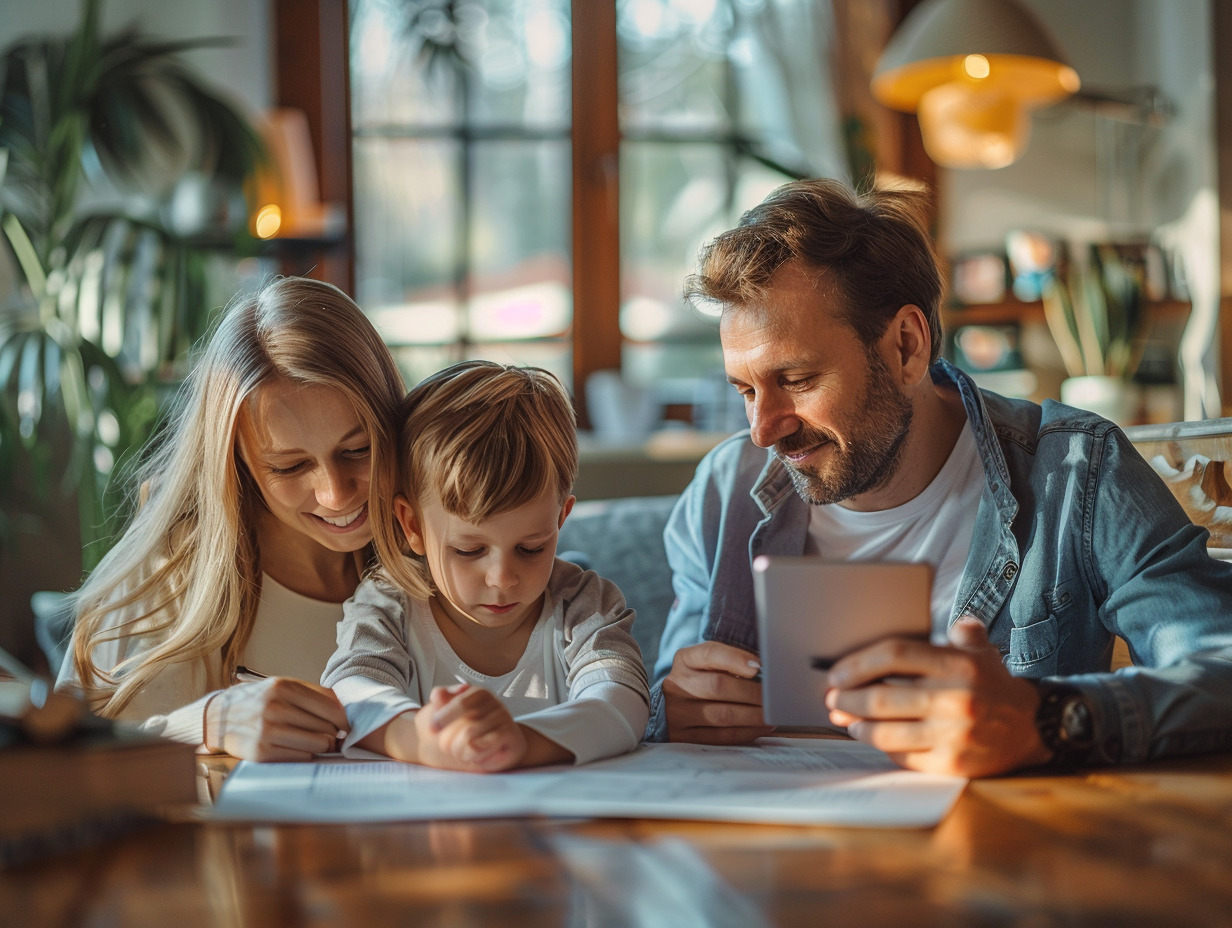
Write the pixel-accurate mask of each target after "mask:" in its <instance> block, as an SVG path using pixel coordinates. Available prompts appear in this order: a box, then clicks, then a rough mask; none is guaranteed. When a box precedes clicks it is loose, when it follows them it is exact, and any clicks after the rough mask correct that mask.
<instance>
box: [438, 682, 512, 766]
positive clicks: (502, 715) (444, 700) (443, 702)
mask: <svg viewBox="0 0 1232 928" xmlns="http://www.w3.org/2000/svg"><path fill="white" fill-rule="evenodd" d="M415 730H416V734H417V735H418V740H419V752H420V763H423V764H428V765H430V766H432V767H443V768H446V769H449V770H466V771H470V772H473V773H495V772H496V771H499V770H509V769H512V768H513V767H516V766H518V765H519V764H520V763H521V762H522V758H523V757H524V756H525V754H526V747H527V744H526V734H525V732H524V731H523V729H522V726H521V725H519V724H518V723H517V722H515V721H514V720H513V716H512V715H511V714H510V713H509V710H508V709H507V708H506V707H505V704H504V703H502V702H501V701H500V700H499V699H498V698H497V697H496V696H494V695H493V694H492V693H490V692H488V691H487V690H485V689H483V688H482V687H477V686H471V685H470V684H469V683H459V684H457V685H456V686H450V687H444V686H437V687H434V688H433V689H432V693H431V694H430V695H429V697H428V704H427V705H426V706H424V707H423V708H422V709H420V710H419V711H418V712H416V713H415Z"/></svg>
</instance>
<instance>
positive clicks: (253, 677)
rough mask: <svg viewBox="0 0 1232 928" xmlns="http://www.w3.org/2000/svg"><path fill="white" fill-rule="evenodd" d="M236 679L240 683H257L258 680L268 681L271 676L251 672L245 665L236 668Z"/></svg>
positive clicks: (257, 671) (255, 671)
mask: <svg viewBox="0 0 1232 928" xmlns="http://www.w3.org/2000/svg"><path fill="white" fill-rule="evenodd" d="M235 679H236V681H237V682H239V683H256V682H257V681H258V680H267V679H269V676H268V675H267V674H263V673H261V671H259V670H250V669H249V668H247V667H245V666H244V665H243V664H240V665H239V666H237V667H236V668H235Z"/></svg>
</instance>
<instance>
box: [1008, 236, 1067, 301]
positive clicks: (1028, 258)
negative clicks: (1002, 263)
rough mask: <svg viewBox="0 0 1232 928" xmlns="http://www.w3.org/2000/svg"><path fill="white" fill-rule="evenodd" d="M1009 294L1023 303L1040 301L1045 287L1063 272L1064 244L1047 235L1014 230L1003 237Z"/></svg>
mask: <svg viewBox="0 0 1232 928" xmlns="http://www.w3.org/2000/svg"><path fill="white" fill-rule="evenodd" d="M1005 253H1006V257H1007V258H1008V261H1009V274H1010V290H1011V291H1012V292H1013V294H1014V296H1015V297H1016V298H1017V299H1019V300H1021V301H1022V302H1024V303H1033V302H1035V301H1036V300H1039V299H1041V298H1042V297H1043V294H1044V284H1045V282H1046V281H1047V280H1048V279H1049V278H1050V277H1053V276H1055V275H1056V274H1058V273H1059V272H1061V271H1062V270H1063V269H1064V265H1065V260H1066V246H1065V243H1064V242H1063V241H1062V240H1061V239H1059V238H1057V237H1056V236H1055V235H1052V234H1051V233H1048V232H1040V231H1036V230H1032V229H1014V230H1011V231H1010V232H1007V233H1006V234H1005Z"/></svg>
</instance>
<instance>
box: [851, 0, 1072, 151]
mask: <svg viewBox="0 0 1232 928" xmlns="http://www.w3.org/2000/svg"><path fill="white" fill-rule="evenodd" d="M1080 86H1081V81H1080V80H1079V78H1078V74H1077V72H1076V71H1074V69H1073V68H1071V67H1070V66H1069V65H1068V64H1066V63H1065V61H1064V60H1063V59H1062V57H1061V54H1060V52H1059V51H1058V50H1057V48H1056V46H1055V44H1054V43H1053V41H1052V39H1051V38H1050V37H1049V35H1048V33H1047V32H1046V31H1045V30H1044V28H1043V26H1042V25H1041V24H1040V23H1039V22H1038V21H1037V20H1036V19H1035V18H1034V17H1033V16H1032V15H1031V14H1030V13H1029V12H1028V11H1027V10H1025V9H1023V8H1022V7H1021V6H1019V5H1018V4H1017V3H1016V2H1014V0H924V2H923V3H921V4H920V5H919V6H917V7H915V9H913V10H912V11H911V13H910V14H909V15H908V16H907V18H906V19H905V20H904V21H903V24H902V25H901V26H900V27H899V29H898V31H897V32H895V34H894V35H893V37H892V38H891V39H890V42H889V44H888V45H887V46H886V49H885V51H884V52H883V53H882V55H881V59H880V60H879V61H878V63H877V67H876V70H875V71H874V73H873V82H872V90H873V95H874V96H875V97H876V98H877V99H878V100H880V101H881V102H882V103H884V104H885V105H886V106H890V107H893V108H894V109H899V110H903V111H906V112H916V113H918V114H919V117H920V131H921V132H922V133H923V136H924V147H925V149H926V150H927V151H928V154H929V156H930V157H931V158H932V159H933V160H934V161H936V162H937V163H938V164H940V165H943V166H946V167H985V168H991V167H1004V166H1006V165H1007V164H1010V163H1012V162H1013V161H1014V160H1015V159H1016V158H1017V157H1018V156H1019V155H1020V154H1021V153H1022V151H1023V149H1024V148H1025V147H1026V143H1027V138H1028V136H1029V133H1030V112H1031V110H1034V109H1036V108H1038V107H1041V106H1048V105H1050V104H1052V103H1056V102H1057V101H1058V100H1061V99H1064V98H1065V97H1067V96H1069V95H1071V94H1073V93H1075V92H1077V90H1078V89H1079V87H1080Z"/></svg>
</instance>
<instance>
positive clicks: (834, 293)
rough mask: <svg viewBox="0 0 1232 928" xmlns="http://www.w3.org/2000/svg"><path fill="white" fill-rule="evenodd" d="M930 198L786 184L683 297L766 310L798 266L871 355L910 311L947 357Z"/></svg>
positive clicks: (726, 241)
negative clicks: (786, 271) (781, 278)
mask: <svg viewBox="0 0 1232 928" xmlns="http://www.w3.org/2000/svg"><path fill="white" fill-rule="evenodd" d="M927 202H928V197H927V194H925V193H923V192H922V191H916V190H906V189H892V190H873V191H868V192H865V193H857V192H856V191H855V190H853V189H852V188H851V187H849V186H848V185H847V184H845V183H843V182H841V181H837V180H831V179H824V178H823V179H818V180H800V181H793V182H792V183H789V184H784V185H783V186H781V187H779V188H778V189H777V190H775V191H774V192H773V193H771V194H770V195H769V196H768V197H766V199H765V200H763V201H762V202H761V203H760V204H759V205H757V206H755V207H753V208H752V209H751V210H749V211H748V212H746V213H745V214H744V215H743V216H742V217H741V219H740V223H739V224H738V225H737V226H736V227H735V228H734V229H731V230H729V231H727V232H724V233H723V234H722V235H719V236H718V237H717V238H716V239H715V240H714V241H712V242H711V243H710V244H709V245H707V246H706V247H705V248H703V249H702V252H701V256H700V266H699V269H698V272H697V273H696V274H693V275H692V276H690V277H689V278H688V280H687V281H686V282H685V298H686V299H687V300H689V301H690V302H692V301H695V300H703V301H706V302H714V303H718V304H720V305H721V306H722V307H723V310H724V311H727V310H729V309H743V308H746V307H749V306H751V305H754V304H756V303H758V302H760V301H761V300H762V299H763V298H764V296H765V294H766V290H767V288H768V285H769V283H770V279H771V278H772V277H773V276H774V274H775V272H776V271H778V269H779V268H781V267H782V266H783V265H784V264H787V263H788V262H790V261H796V262H798V263H799V264H800V265H802V266H804V267H805V268H806V269H808V270H810V271H812V272H814V274H815V277H816V280H817V284H818V287H819V288H822V291H823V292H828V294H829V295H830V296H831V297H832V298H834V299H835V300H836V301H837V302H838V304H839V305H840V306H841V307H842V311H843V316H844V318H845V320H846V321H847V323H848V324H849V325H850V326H851V327H852V328H853V329H854V330H855V332H856V335H857V336H858V337H859V338H860V340H861V342H863V343H864V345H865V346H871V345H873V344H874V343H875V342H876V341H877V339H879V338H880V337H881V335H882V334H883V333H884V332H885V329H886V326H887V325H888V324H889V323H890V321H891V320H892V319H893V318H894V316H895V314H896V313H897V312H898V311H899V309H900V308H902V307H903V306H906V305H907V304H909V303H911V304H914V305H916V306H918V307H919V308H920V310H921V311H922V312H923V313H924V317H925V318H926V319H927V320H928V329H929V332H930V334H931V336H932V358H931V360H934V361H935V360H936V359H937V358H938V357H939V356H940V353H941V318H940V303H941V293H942V282H941V271H940V268H939V265H938V260H937V255H936V252H935V250H934V248H933V244H932V237H931V236H930V235H929V232H928V226H927V220H926V218H925V217H926V206H927Z"/></svg>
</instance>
